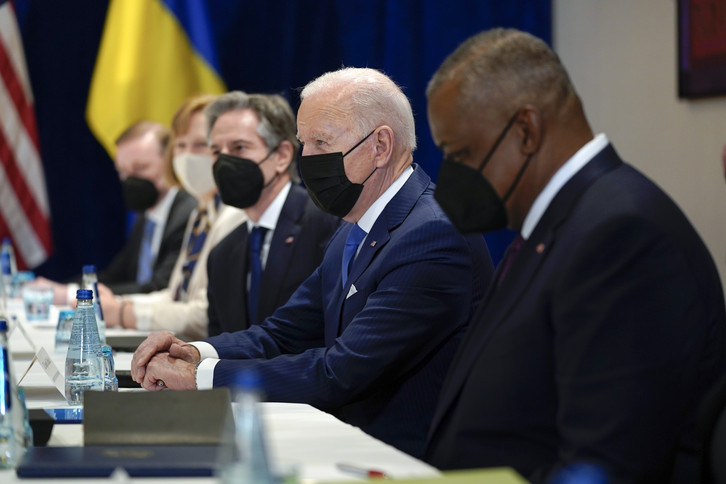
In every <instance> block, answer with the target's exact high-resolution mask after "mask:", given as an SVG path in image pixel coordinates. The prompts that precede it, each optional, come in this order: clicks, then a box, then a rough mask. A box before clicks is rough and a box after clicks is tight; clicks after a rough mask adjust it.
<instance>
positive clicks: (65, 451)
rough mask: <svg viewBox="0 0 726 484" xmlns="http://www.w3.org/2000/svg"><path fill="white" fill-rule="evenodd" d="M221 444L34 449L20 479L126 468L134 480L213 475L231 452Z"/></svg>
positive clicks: (97, 474)
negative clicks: (136, 478)
mask: <svg viewBox="0 0 726 484" xmlns="http://www.w3.org/2000/svg"><path fill="white" fill-rule="evenodd" d="M222 449H225V448H224V447H220V446H217V445H176V446H173V445H94V446H86V447H30V448H29V449H28V450H27V451H26V452H25V455H24V456H23V458H22V460H21V461H20V463H19V464H18V466H17V468H16V473H17V475H18V477H35V478H47V477H108V476H110V475H111V473H112V472H113V471H114V470H115V469H116V468H117V467H122V468H124V470H125V471H126V473H127V474H128V475H129V476H131V477H205V476H213V475H214V473H215V470H216V469H217V468H218V467H219V465H220V463H221V462H222V458H221V457H222V456H225V455H226V456H227V457H229V450H228V449H225V451H222Z"/></svg>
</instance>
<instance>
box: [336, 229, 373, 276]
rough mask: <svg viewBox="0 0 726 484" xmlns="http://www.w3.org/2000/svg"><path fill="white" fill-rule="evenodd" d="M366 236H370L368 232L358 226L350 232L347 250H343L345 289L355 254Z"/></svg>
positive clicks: (346, 244)
mask: <svg viewBox="0 0 726 484" xmlns="http://www.w3.org/2000/svg"><path fill="white" fill-rule="evenodd" d="M366 235H368V234H367V233H366V231H365V230H363V229H362V228H360V227H359V226H358V224H355V225H353V226H352V227H351V228H350V232H348V238H347V239H345V248H344V249H343V267H342V276H343V287H345V283H346V281H348V274H350V266H351V265H353V264H352V263H353V259H355V253H356V252H357V251H358V246H359V245H360V243H361V241H362V240H363V239H364V238H365V236H366Z"/></svg>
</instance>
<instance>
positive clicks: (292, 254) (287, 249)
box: [207, 185, 340, 336]
mask: <svg viewBox="0 0 726 484" xmlns="http://www.w3.org/2000/svg"><path fill="white" fill-rule="evenodd" d="M339 224H340V219H339V218H337V217H335V216H333V215H330V214H327V213H325V212H323V211H321V210H320V209H319V208H317V207H316V206H315V204H314V203H313V202H312V200H310V197H309V196H308V194H307V191H306V190H305V189H304V188H302V187H300V186H298V185H293V186H292V187H290V192H289V193H288V195H287V198H286V199H285V203H284V204H283V206H282V210H281V211H280V217H279V218H278V220H277V226H276V227H275V231H274V232H273V234H272V241H271V242H270V251H269V254H268V256H267V263H266V264H265V270H264V271H263V272H262V281H261V285H260V293H259V299H258V302H257V313H258V314H257V321H250V318H249V315H248V314H247V273H248V272H249V269H248V268H249V257H248V247H247V245H248V244H247V241H248V237H249V233H248V232H247V224H246V223H243V224H241V225H240V226H239V227H237V228H236V229H234V230H233V231H232V232H230V233H229V235H227V237H225V238H224V239H222V240H221V241H220V242H219V243H218V244H217V246H216V247H215V248H214V249H212V251H211V252H210V253H209V258H208V259H207V274H208V280H209V282H208V283H207V299H208V301H209V306H208V309H207V314H208V317H209V336H216V335H218V334H220V333H224V332H232V331H238V330H241V329H247V328H249V327H250V325H251V324H258V323H259V322H261V321H263V320H264V319H265V318H266V317H268V316H269V315H271V314H272V313H273V312H274V311H275V309H277V308H278V307H280V306H282V305H283V304H285V303H286V302H287V300H288V299H289V298H290V295H291V294H292V293H293V292H294V291H295V289H297V287H298V286H299V285H300V283H302V282H303V281H304V280H305V279H306V278H307V277H308V276H309V275H310V274H311V273H312V272H313V271H314V270H315V269H316V268H317V267H318V265H319V264H320V262H321V261H322V260H323V252H324V250H325V246H326V245H327V243H328V240H330V237H331V236H332V235H333V233H334V232H335V230H336V229H337V228H338V226H339Z"/></svg>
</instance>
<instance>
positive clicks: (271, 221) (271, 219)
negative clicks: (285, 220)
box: [247, 182, 292, 232]
mask: <svg viewBox="0 0 726 484" xmlns="http://www.w3.org/2000/svg"><path fill="white" fill-rule="evenodd" d="M291 187H292V182H287V183H286V184H285V186H284V187H282V190H280V193H278V194H277V196H276V197H275V198H274V199H273V200H272V203H271V204H269V205H268V206H267V208H266V209H265V211H264V212H262V215H261V216H260V220H258V221H257V223H255V222H253V221H252V219H250V218H248V219H247V231H248V232H252V229H253V228H255V227H256V226H258V225H259V226H260V227H264V228H266V229H267V230H269V231H270V232H272V231H274V230H275V227H277V220H278V219H279V218H280V212H282V207H283V205H285V200H286V199H287V194H288V193H290V188H291Z"/></svg>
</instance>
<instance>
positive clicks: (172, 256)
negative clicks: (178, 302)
mask: <svg viewBox="0 0 726 484" xmlns="http://www.w3.org/2000/svg"><path fill="white" fill-rule="evenodd" d="M196 206H197V200H196V199H195V198H194V197H193V196H191V195H189V194H188V193H187V192H185V191H184V190H182V189H180V190H179V192H178V193H177V194H176V196H175V197H174V202H173V203H172V205H171V209H170V210H169V215H168V217H167V219H166V226H165V227H164V234H163V235H162V239H161V245H160V246H159V254H158V255H157V257H156V261H155V262H154V275H153V276H152V278H151V281H149V282H147V283H145V284H139V283H137V282H136V272H137V269H138V265H139V263H138V261H139V252H140V250H141V237H142V235H143V231H144V222H145V221H146V217H145V216H143V217H141V216H140V217H138V218H137V220H136V223H134V226H133V228H132V229H131V233H130V234H129V238H128V239H127V240H126V244H125V245H124V246H123V248H122V249H121V252H119V253H118V254H117V255H116V257H114V258H113V260H112V261H111V263H110V264H109V266H108V267H107V268H106V269H105V270H103V271H101V273H100V274H99V275H98V280H99V282H102V283H104V284H106V285H107V286H108V287H109V288H111V290H112V291H113V292H114V293H115V294H135V293H147V292H151V291H158V290H161V289H165V288H166V287H167V286H168V285H169V278H170V277H171V272H172V270H173V269H174V264H175V263H176V259H177V257H179V252H180V251H181V247H182V243H183V241H184V230H185V229H186V225H187V222H188V221H189V214H191V212H192V210H194V208H195V207H196Z"/></svg>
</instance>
